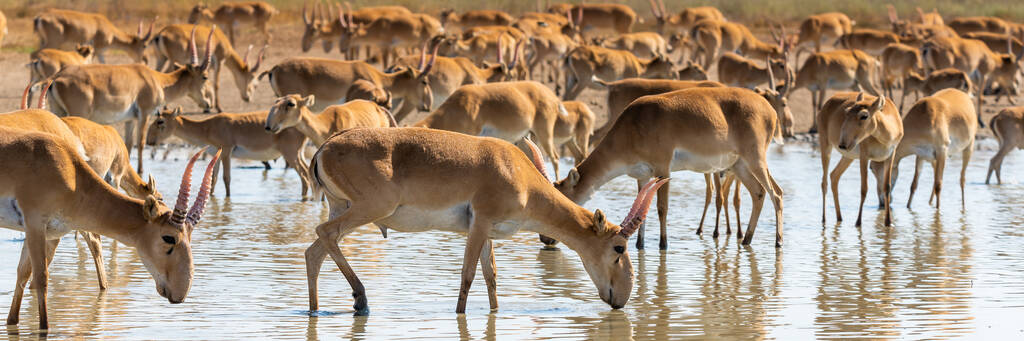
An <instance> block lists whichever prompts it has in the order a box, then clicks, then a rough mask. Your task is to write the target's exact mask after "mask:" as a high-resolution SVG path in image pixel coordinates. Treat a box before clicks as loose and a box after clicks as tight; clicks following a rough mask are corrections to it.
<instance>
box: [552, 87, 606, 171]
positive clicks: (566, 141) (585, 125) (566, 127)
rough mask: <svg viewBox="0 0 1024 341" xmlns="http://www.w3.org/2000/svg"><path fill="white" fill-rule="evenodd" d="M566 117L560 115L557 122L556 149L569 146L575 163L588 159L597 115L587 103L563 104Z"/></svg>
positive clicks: (555, 133) (555, 132)
mask: <svg viewBox="0 0 1024 341" xmlns="http://www.w3.org/2000/svg"><path fill="white" fill-rule="evenodd" d="M562 106H564V107H565V111H566V113H567V114H566V115H558V118H557V120H555V130H554V135H555V136H554V139H555V147H556V148H561V147H562V146H568V147H569V151H570V152H571V153H572V157H573V159H574V160H575V162H574V163H579V162H580V161H583V159H584V158H586V157H587V152H588V151H589V149H590V135H593V134H594V122H595V120H596V115H594V112H593V111H590V108H589V107H587V104H586V103H583V102H580V101H565V102H562Z"/></svg>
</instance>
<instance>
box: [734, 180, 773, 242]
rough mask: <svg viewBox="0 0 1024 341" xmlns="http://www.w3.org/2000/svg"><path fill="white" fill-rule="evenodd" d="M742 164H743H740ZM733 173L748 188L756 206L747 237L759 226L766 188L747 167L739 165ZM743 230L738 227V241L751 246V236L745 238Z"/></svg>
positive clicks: (753, 209) (752, 211) (752, 208)
mask: <svg viewBox="0 0 1024 341" xmlns="http://www.w3.org/2000/svg"><path fill="white" fill-rule="evenodd" d="M739 163H742V162H739ZM733 173H736V176H737V177H738V178H739V179H740V182H742V183H743V185H744V186H746V187H747V192H749V193H750V199H751V201H752V202H753V204H754V206H753V207H751V209H750V219H749V222H748V223H747V232H746V233H745V234H746V235H749V234H750V233H753V229H751V227H754V226H757V219H758V218H759V217H760V215H761V208H762V207H764V192H765V191H764V186H762V185H761V184H760V183H758V182H757V179H756V178H754V176H753V174H750V170H749V169H748V168H747V167H746V166H745V165H737V167H734V168H733ZM745 234H744V232H743V229H742V228H740V227H736V240H738V241H742V242H743V244H744V245H749V244H748V240H750V237H749V236H745Z"/></svg>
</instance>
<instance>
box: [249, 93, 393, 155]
mask: <svg viewBox="0 0 1024 341" xmlns="http://www.w3.org/2000/svg"><path fill="white" fill-rule="evenodd" d="M315 102H316V99H315V98H314V97H313V95H309V96H306V97H302V96H299V95H288V96H284V97H281V98H278V99H277V101H275V102H274V105H273V106H271V107H270V111H269V112H268V113H267V117H266V123H264V124H265V125H264V127H265V129H266V130H267V132H270V133H274V134H277V133H279V132H281V131H282V130H284V129H288V128H291V127H295V129H298V130H299V132H302V134H303V135H305V136H306V137H307V138H309V140H310V141H313V144H314V145H316V146H320V145H322V144H324V142H326V141H327V138H329V137H331V135H334V134H337V133H339V132H341V131H344V130H347V129H353V128H387V127H396V126H398V123H396V122H395V121H394V117H391V113H389V112H388V111H387V110H386V109H384V108H381V107H380V106H378V105H377V104H376V103H373V102H370V101H365V100H355V101H350V102H347V103H345V104H338V105H332V106H329V107H327V109H324V111H322V112H319V113H316V114H314V113H313V112H312V111H310V110H309V108H310V107H312V106H313V104H314V103H315Z"/></svg>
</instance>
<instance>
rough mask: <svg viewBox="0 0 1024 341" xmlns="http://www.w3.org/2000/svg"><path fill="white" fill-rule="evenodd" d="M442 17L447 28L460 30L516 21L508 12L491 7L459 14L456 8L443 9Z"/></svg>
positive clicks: (442, 23)
mask: <svg viewBox="0 0 1024 341" xmlns="http://www.w3.org/2000/svg"><path fill="white" fill-rule="evenodd" d="M440 19H441V25H444V27H445V28H446V29H453V30H455V31H458V32H463V31H465V30H467V29H469V28H473V27H477V26H508V25H511V24H512V23H513V22H514V21H515V19H514V18H512V16H511V15H509V14H508V13H505V12H503V11H499V10H490V9H485V10H469V11H466V12H463V13H462V14H457V13H455V11H454V10H444V11H441V15H440Z"/></svg>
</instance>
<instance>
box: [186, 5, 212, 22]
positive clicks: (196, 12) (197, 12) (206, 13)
mask: <svg viewBox="0 0 1024 341" xmlns="http://www.w3.org/2000/svg"><path fill="white" fill-rule="evenodd" d="M200 20H206V21H211V20H213V11H210V7H209V6H207V5H206V4H205V3H199V4H196V5H195V7H192V11H191V12H189V13H188V23H189V24H192V25H196V24H198V23H199V21H200Z"/></svg>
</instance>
